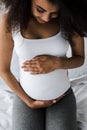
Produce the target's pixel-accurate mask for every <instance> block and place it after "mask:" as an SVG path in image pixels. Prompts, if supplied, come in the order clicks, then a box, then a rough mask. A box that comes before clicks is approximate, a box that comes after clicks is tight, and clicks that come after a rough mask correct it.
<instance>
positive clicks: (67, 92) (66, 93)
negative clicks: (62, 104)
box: [64, 87, 72, 96]
mask: <svg viewBox="0 0 87 130" xmlns="http://www.w3.org/2000/svg"><path fill="white" fill-rule="evenodd" d="M71 91H72V88H71V87H70V88H69V89H68V90H67V91H66V92H65V93H64V96H66V95H68V94H69V93H70V92H71Z"/></svg>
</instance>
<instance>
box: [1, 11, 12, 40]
mask: <svg viewBox="0 0 87 130" xmlns="http://www.w3.org/2000/svg"><path fill="white" fill-rule="evenodd" d="M7 20H8V13H5V14H3V16H2V17H1V18H0V33H1V34H2V35H6V36H9V37H12V32H11V30H10V29H8V22H7Z"/></svg>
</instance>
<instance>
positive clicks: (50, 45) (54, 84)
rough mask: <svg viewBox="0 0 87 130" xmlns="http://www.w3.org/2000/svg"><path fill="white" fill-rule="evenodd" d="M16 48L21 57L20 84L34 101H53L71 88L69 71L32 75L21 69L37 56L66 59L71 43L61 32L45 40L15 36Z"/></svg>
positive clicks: (57, 70)
mask: <svg viewBox="0 0 87 130" xmlns="http://www.w3.org/2000/svg"><path fill="white" fill-rule="evenodd" d="M13 40H14V48H15V51H16V53H17V55H18V57H19V66H20V79H19V80H20V84H21V86H22V88H23V90H24V91H25V92H26V93H27V94H28V95H29V96H30V97H31V98H33V99H36V100H51V99H55V98H57V97H59V96H61V95H62V94H63V93H65V92H66V91H67V90H68V89H69V88H70V82H69V78H68V74H67V70H64V69H56V70H54V71H52V72H50V73H47V74H36V75H32V74H30V73H29V72H25V71H24V70H23V68H21V66H22V63H23V62H24V61H26V60H31V59H32V58H33V57H35V56H37V55H44V54H45V55H46V54H47V55H53V56H57V57H65V56H66V52H67V50H68V47H69V43H68V42H67V41H66V40H65V39H63V38H62V36H61V32H59V33H57V34H56V35H54V36H52V37H49V38H43V39H26V38H24V37H23V36H22V35H21V33H20V32H18V33H14V34H13Z"/></svg>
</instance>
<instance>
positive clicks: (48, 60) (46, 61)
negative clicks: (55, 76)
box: [22, 55, 60, 74]
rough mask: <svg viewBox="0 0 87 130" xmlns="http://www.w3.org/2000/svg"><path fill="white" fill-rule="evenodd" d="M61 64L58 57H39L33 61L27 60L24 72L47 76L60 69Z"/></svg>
mask: <svg viewBox="0 0 87 130" xmlns="http://www.w3.org/2000/svg"><path fill="white" fill-rule="evenodd" d="M59 66H60V62H59V61H58V57H55V56H51V55H39V56H36V57H34V58H33V59H32V60H27V61H25V62H24V63H23V65H22V68H23V69H24V71H29V72H30V73H31V74H45V73H49V72H51V71H54V70H55V69H58V67H59Z"/></svg>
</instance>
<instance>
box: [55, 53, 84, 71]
mask: <svg viewBox="0 0 87 130" xmlns="http://www.w3.org/2000/svg"><path fill="white" fill-rule="evenodd" d="M57 63H58V66H57ZM83 63H84V57H81V56H76V57H71V58H67V57H60V58H57V60H56V66H57V67H58V69H59V68H60V69H73V68H77V67H80V66H82V65H83ZM57 67H56V68H57Z"/></svg>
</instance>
